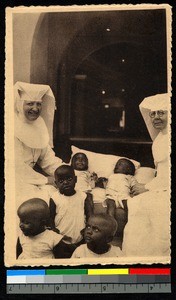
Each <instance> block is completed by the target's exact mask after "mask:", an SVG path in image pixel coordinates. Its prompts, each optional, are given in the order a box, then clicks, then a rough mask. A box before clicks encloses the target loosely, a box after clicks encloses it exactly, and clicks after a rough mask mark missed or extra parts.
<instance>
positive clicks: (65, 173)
mask: <svg viewBox="0 0 176 300" xmlns="http://www.w3.org/2000/svg"><path fill="white" fill-rule="evenodd" d="M55 181H56V185H57V187H58V189H59V191H60V193H61V194H64V195H66V196H71V195H73V194H74V193H75V189H74V188H75V184H76V181H77V178H76V176H75V174H74V173H72V172H71V171H70V170H67V169H65V170H62V171H60V172H58V173H57V176H56V179H55Z"/></svg>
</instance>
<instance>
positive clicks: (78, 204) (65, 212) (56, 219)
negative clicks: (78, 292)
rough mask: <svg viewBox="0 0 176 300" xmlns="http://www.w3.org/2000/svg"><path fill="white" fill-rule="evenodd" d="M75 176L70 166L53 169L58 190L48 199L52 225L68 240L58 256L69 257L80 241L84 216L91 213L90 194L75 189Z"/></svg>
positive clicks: (91, 202) (86, 216)
mask: <svg viewBox="0 0 176 300" xmlns="http://www.w3.org/2000/svg"><path fill="white" fill-rule="evenodd" d="M76 180H77V178H76V176H75V172H74V169H73V167H72V166H68V165H62V166H60V167H59V168H57V169H56V171H55V181H56V185H57V188H58V191H56V192H55V193H53V195H52V198H51V199H50V212H51V218H52V222H53V223H52V225H53V227H56V228H57V229H58V230H59V231H60V233H61V234H62V235H66V236H67V237H68V238H69V239H70V240H69V241H68V240H67V241H66V240H65V243H67V247H64V248H63V249H62V250H63V251H61V250H60V253H59V255H60V256H59V258H61V252H62V258H69V257H71V255H72V253H73V251H74V250H75V248H76V247H77V246H78V245H80V243H82V242H83V241H82V235H81V230H82V229H83V228H84V227H85V218H86V219H87V218H88V217H89V216H90V215H92V214H93V200H92V195H91V194H89V193H87V194H86V193H85V192H82V191H79V190H75V185H76Z"/></svg>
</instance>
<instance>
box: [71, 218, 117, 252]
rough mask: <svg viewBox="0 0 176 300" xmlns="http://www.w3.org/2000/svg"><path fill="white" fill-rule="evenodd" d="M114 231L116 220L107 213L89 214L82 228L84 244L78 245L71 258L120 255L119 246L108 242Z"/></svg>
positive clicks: (115, 229)
mask: <svg viewBox="0 0 176 300" xmlns="http://www.w3.org/2000/svg"><path fill="white" fill-rule="evenodd" d="M116 231H117V222H116V220H115V219H114V218H113V217H112V216H110V215H107V214H97V215H93V216H91V217H90V218H89V220H88V222H87V225H86V228H85V230H84V239H85V242H86V244H83V245H81V246H79V247H78V248H77V249H76V250H75V251H74V253H73V255H72V258H84V257H117V256H122V252H121V250H120V248H119V247H116V246H113V245H110V244H109V243H110V242H111V241H112V239H113V237H114V235H115V233H116Z"/></svg>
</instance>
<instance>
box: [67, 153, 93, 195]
mask: <svg viewBox="0 0 176 300" xmlns="http://www.w3.org/2000/svg"><path fill="white" fill-rule="evenodd" d="M71 165H72V167H73V169H74V170H75V175H76V176H77V183H76V189H78V190H80V191H83V192H90V191H91V190H92V189H93V188H94V187H95V180H96V178H97V175H96V174H95V173H92V174H91V173H90V172H89V171H88V158H87V156H86V155H85V154H84V153H82V152H79V153H76V154H75V155H73V157H72V160H71Z"/></svg>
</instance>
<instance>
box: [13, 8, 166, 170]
mask: <svg viewBox="0 0 176 300" xmlns="http://www.w3.org/2000/svg"><path fill="white" fill-rule="evenodd" d="M27 15H28V16H26V19H25V22H24V19H22V17H21V19H20V18H19V16H16V17H15V18H14V24H16V27H14V35H15V30H16V34H17V32H20V25H22V24H23V22H24V23H25V24H28V26H27V25H25V26H26V27H25V30H26V33H29V32H30V35H28V39H27V40H24V41H23V44H24V47H23V48H22V49H23V51H21V52H22V58H23V59H24V60H25V57H26V61H27V65H26V64H25V66H26V67H25V71H24V69H23V71H22V72H21V70H22V66H21V65H20V60H19V56H18V59H17V58H16V57H17V54H14V58H15V59H14V65H15V70H18V72H17V71H15V72H14V81H16V79H18V80H21V81H23V80H24V81H25V80H26V81H30V82H32V83H43V84H45V83H46V84H49V85H50V86H51V88H52V90H53V92H54V94H55V97H56V102H57V111H56V116H55V124H54V140H55V151H56V153H57V154H58V155H60V156H61V157H62V158H63V159H65V160H68V159H69V155H70V150H69V145H70V144H75V145H77V146H80V147H81V146H82V147H84V148H85V149H88V150H92V151H97V152H104V153H112V154H118V155H126V156H130V157H131V158H135V159H137V160H139V161H141V163H142V165H146V166H152V155H151V141H150V138H149V136H148V133H147V130H146V128H145V125H144V122H143V120H142V117H141V115H140V113H139V109H138V105H139V103H140V102H141V101H142V99H143V98H144V97H147V96H150V95H153V94H156V93H162V92H166V91H167V63H166V57H167V53H166V24H165V11H164V10H162V9H160V10H145V11H143V10H134V11H132V10H131V11H101V12H100V11H99V12H74V13H73V12H69V13H68V12H67V13H66V12H62V13H45V14H40V15H38V14H32V16H30V17H29V14H27ZM30 25H31V27H30ZM25 30H24V27H23V32H24V31H25ZM31 32H32V33H31ZM14 43H15V42H14ZM29 46H30V47H29ZM18 48H19V46H18V45H17V43H16V44H15V47H14V51H15V53H17V52H18ZM25 51H26V52H27V54H25V55H24V53H25ZM29 53H30V55H29ZM27 59H28V60H27ZM123 59H125V63H124V62H122V60H123ZM18 67H19V68H18ZM17 73H18V74H17ZM19 74H21V78H19V77H20V76H19ZM26 74H28V76H26ZM17 75H18V76H17ZM80 75H86V77H85V76H82V77H80ZM80 78H81V79H80ZM85 78H86V80H85ZM116 87H118V88H116ZM102 88H103V89H105V90H106V91H107V95H108V97H112V98H113V99H117V97H118V98H120V99H122V102H123V103H124V107H125V112H126V126H125V130H124V131H123V132H114V133H108V131H107V132H106V128H107V126H104V127H103V126H102V125H101V124H103V123H104V124H105V125H106V122H107V118H106V119H102V118H101V120H100V116H101V117H102V109H103V106H102V103H103V101H104V100H103V99H102V95H100V91H101V90H102ZM112 91H114V95H112ZM113 101H114V102H115V100H113ZM114 102H113V103H114ZM80 104H81V105H82V108H83V109H82V112H81V109H80V107H81V105H80ZM85 111H86V112H87V115H88V117H87V119H86V117H85V115H83V112H85ZM81 114H82V115H81ZM96 120H97V122H96ZM98 120H99V123H98ZM87 124H89V126H88V125H87ZM98 124H99V125H98ZM98 126H100V127H98ZM96 129H97V130H96Z"/></svg>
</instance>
